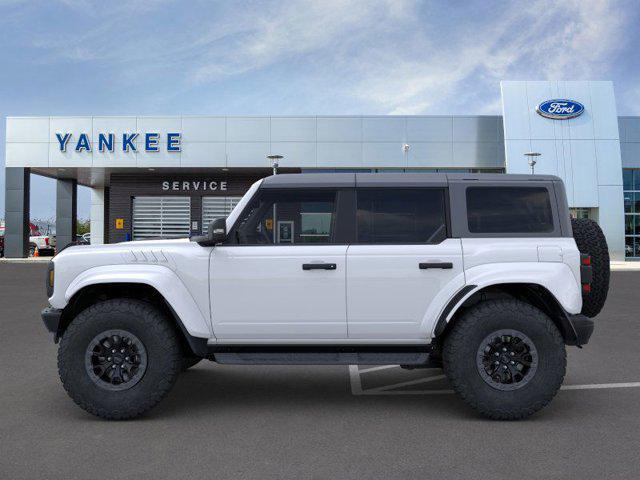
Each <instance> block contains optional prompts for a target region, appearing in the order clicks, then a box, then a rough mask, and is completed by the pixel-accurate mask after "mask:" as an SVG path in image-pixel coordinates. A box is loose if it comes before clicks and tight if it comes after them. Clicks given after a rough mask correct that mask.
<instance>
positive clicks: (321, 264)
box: [302, 263, 338, 270]
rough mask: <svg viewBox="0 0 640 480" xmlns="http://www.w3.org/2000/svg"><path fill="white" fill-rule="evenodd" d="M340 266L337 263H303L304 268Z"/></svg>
mask: <svg viewBox="0 0 640 480" xmlns="http://www.w3.org/2000/svg"><path fill="white" fill-rule="evenodd" d="M336 268H338V266H337V265H336V264H335V263H303V264H302V269H303V270H335V269H336Z"/></svg>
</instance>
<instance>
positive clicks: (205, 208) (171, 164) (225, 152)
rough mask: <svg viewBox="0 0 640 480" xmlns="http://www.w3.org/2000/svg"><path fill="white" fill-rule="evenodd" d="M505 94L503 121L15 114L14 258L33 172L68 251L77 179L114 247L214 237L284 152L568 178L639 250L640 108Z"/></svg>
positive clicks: (577, 201) (383, 164) (578, 88)
mask: <svg viewBox="0 0 640 480" xmlns="http://www.w3.org/2000/svg"><path fill="white" fill-rule="evenodd" d="M501 93H502V115H501V116H484V115H483V116H478V115H471V114H470V115H464V116H457V115H456V116H447V115H438V116H366V115H358V116H217V115H209V116H155V117H149V116H140V117H134V116H123V117H105V116H73V117H58V116H50V117H9V118H7V124H6V132H7V133H6V161H5V165H6V187H5V189H6V191H5V198H6V202H5V206H6V207H5V208H6V213H5V222H6V233H5V255H6V256H8V257H23V256H26V255H27V253H28V246H29V239H28V233H29V232H28V225H29V194H30V191H29V190H30V175H31V174H36V175H43V176H46V177H50V178H54V179H56V181H57V189H56V190H57V194H56V231H57V244H58V246H59V247H60V246H63V245H66V244H67V243H69V242H71V241H73V240H75V235H74V233H75V228H76V212H77V205H76V204H77V186H78V185H85V186H87V187H89V188H91V242H92V243H103V242H104V243H113V242H120V241H124V240H140V239H146V238H156V237H179V236H188V235H195V234H201V233H203V232H204V231H206V228H207V225H208V222H209V221H210V220H211V219H213V218H215V217H217V216H222V215H226V214H228V213H229V212H230V210H231V209H232V208H233V206H234V205H235V204H236V202H237V201H238V200H239V198H240V197H241V196H242V195H243V193H244V192H246V190H247V189H248V188H249V186H250V185H251V184H252V183H253V182H255V181H256V180H258V179H260V178H263V177H265V176H267V175H270V174H271V172H272V165H271V160H270V159H268V158H267V156H268V155H281V156H282V157H283V158H282V159H281V160H279V169H278V171H279V172H334V171H335V172H344V171H348V172H354V171H357V172H361V171H363V172H364V171H366V172H379V173H380V174H384V173H386V172H399V171H400V172H402V171H404V172H407V173H419V172H440V171H446V172H450V171H456V172H473V173H476V172H491V173H496V172H504V173H531V171H532V170H534V171H535V173H536V174H538V173H539V174H552V175H557V176H558V177H560V178H562V179H563V180H564V182H565V185H566V190H567V195H568V199H569V205H570V207H571V209H572V213H573V214H574V215H576V216H580V217H589V218H593V219H594V220H596V221H597V222H598V223H599V224H600V226H601V227H602V229H603V231H604V232H605V235H606V237H607V241H608V243H609V248H610V252H611V255H612V257H613V258H614V259H618V260H621V259H624V258H625V257H626V258H627V259H633V258H638V259H640V117H618V115H617V111H616V103H615V96H614V87H613V84H612V83H611V82H608V81H509V82H502V84H501ZM527 154H529V155H527ZM531 154H539V155H535V156H534V155H531ZM534 162H535V164H534V165H532V164H533V163H534Z"/></svg>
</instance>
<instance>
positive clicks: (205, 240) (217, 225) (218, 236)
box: [191, 217, 227, 247]
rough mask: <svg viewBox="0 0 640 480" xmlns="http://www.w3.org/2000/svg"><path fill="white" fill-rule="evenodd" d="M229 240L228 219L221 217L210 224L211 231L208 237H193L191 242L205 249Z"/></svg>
mask: <svg viewBox="0 0 640 480" xmlns="http://www.w3.org/2000/svg"><path fill="white" fill-rule="evenodd" d="M226 239H227V219H226V217H219V218H216V219H214V220H213V221H212V222H211V223H209V231H208V232H207V234H206V235H201V236H198V237H192V238H191V241H193V242H196V243H198V244H199V245H202V246H203V247H213V246H214V245H218V244H220V243H224V241H225V240H226Z"/></svg>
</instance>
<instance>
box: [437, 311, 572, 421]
mask: <svg viewBox="0 0 640 480" xmlns="http://www.w3.org/2000/svg"><path fill="white" fill-rule="evenodd" d="M443 354H444V371H445V374H446V375H447V377H448V378H449V380H450V382H451V385H452V386H453V389H454V390H455V391H456V392H457V393H458V394H459V395H460V396H461V397H462V399H463V400H464V401H465V402H466V403H468V404H469V405H471V407H473V408H474V409H476V410H477V411H478V412H480V413H481V414H482V415H484V416H486V417H489V418H492V419H496V420H517V419H522V418H525V417H527V416H529V415H531V414H533V413H535V412H536V411H538V410H540V409H541V408H543V407H544V406H546V405H547V404H548V403H549V402H550V401H551V399H552V398H553V397H554V396H555V394H556V392H557V391H558V389H559V388H560V385H561V384H562V381H563V379H564V374H565V369H566V353H565V346H564V341H563V339H562V336H561V335H560V332H559V331H558V329H557V327H556V326H555V324H554V323H553V322H552V321H551V319H550V318H549V317H547V316H546V315H545V314H544V313H542V312H541V311H540V310H538V309H537V308H535V307H533V306H531V305H529V304H527V303H524V302H521V301H518V300H493V301H487V302H483V303H480V304H478V305H476V306H475V307H473V308H471V309H469V310H468V311H467V312H465V314H464V315H463V316H462V317H461V318H460V319H459V320H458V321H457V322H456V324H455V325H453V327H452V329H451V331H450V332H449V334H448V335H447V337H446V338H445V341H444V350H443Z"/></svg>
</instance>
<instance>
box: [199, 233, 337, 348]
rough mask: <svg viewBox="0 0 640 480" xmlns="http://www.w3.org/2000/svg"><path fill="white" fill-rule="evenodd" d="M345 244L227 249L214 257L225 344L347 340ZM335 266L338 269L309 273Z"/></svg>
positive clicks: (216, 316)
mask: <svg viewBox="0 0 640 480" xmlns="http://www.w3.org/2000/svg"><path fill="white" fill-rule="evenodd" d="M346 251H347V247H346V246H345V245H314V246H302V245H300V246H286V245H277V246H268V245H264V246H255V247H252V246H221V247H215V248H214V251H213V255H212V256H211V305H212V313H213V316H212V318H213V325H214V330H215V332H216V336H217V337H218V339H219V340H221V341H234V340H241V341H248V340H252V339H253V340H255V339H283V340H286V339H290V340H295V339H298V340H307V341H313V340H316V339H344V338H346V337H347V319H346V299H345V275H346V270H345V264H346V259H345V256H346ZM304 263H335V264H336V266H337V268H336V269H335V270H303V269H302V264H304Z"/></svg>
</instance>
